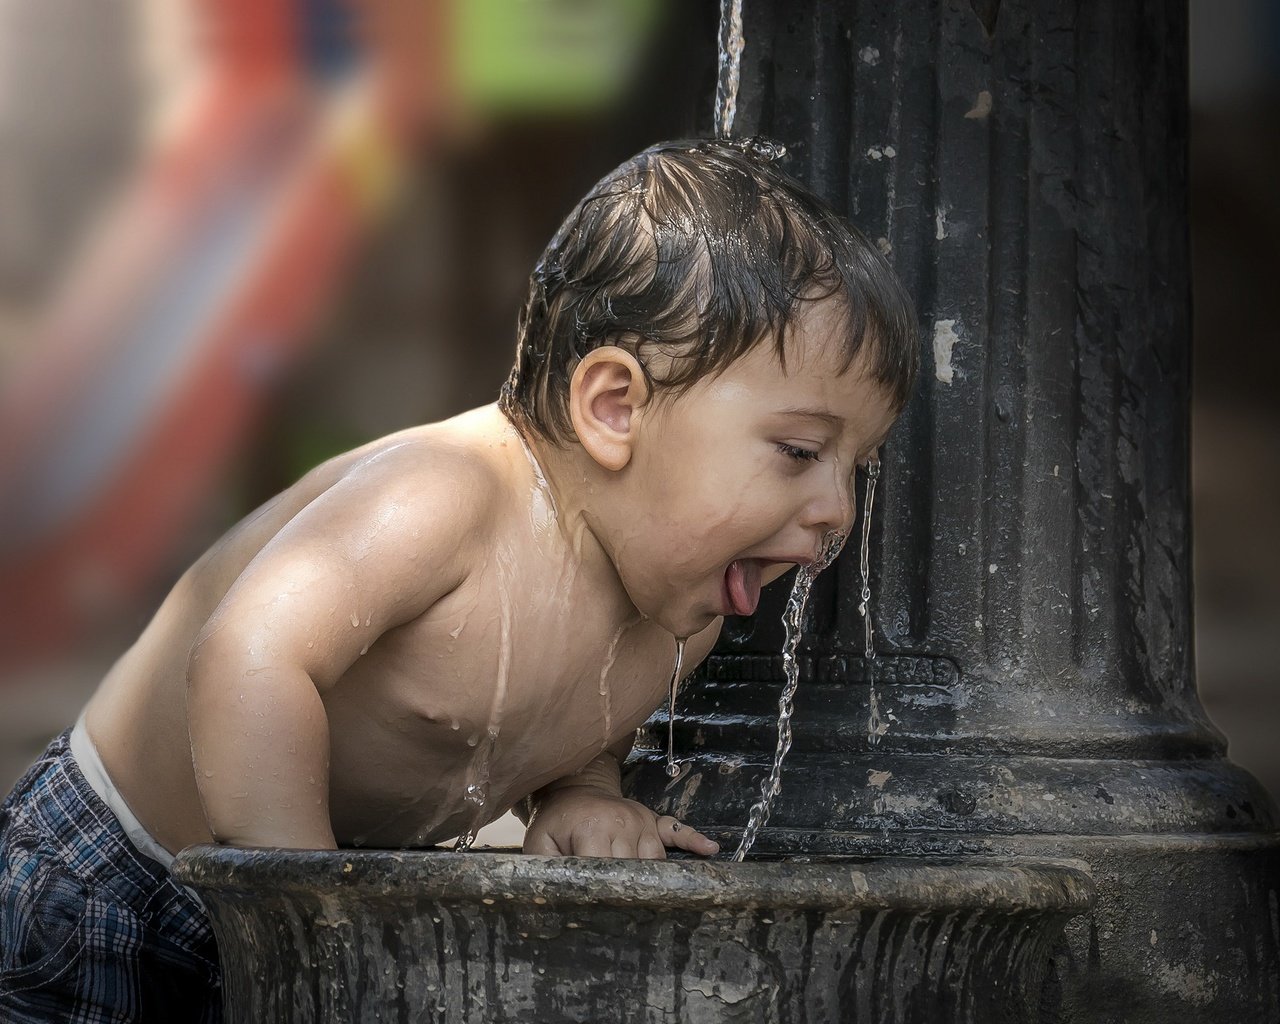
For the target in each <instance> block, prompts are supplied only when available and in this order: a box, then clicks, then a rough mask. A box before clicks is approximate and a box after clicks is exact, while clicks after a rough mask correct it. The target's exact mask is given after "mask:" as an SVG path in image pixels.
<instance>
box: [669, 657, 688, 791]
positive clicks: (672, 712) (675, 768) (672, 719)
mask: <svg viewBox="0 0 1280 1024" xmlns="http://www.w3.org/2000/svg"><path fill="white" fill-rule="evenodd" d="M687 639H688V638H687V637H683V636H678V637H676V664H675V668H673V669H672V670H671V684H670V686H669V687H668V694H667V778H669V779H674V778H675V777H676V776H677V775H679V774H680V766H679V765H678V764H676V688H677V687H678V686H679V685H680V666H681V665H683V664H684V645H685V641H686V640H687Z"/></svg>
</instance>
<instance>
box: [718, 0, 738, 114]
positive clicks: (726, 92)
mask: <svg viewBox="0 0 1280 1024" xmlns="http://www.w3.org/2000/svg"><path fill="white" fill-rule="evenodd" d="M743 45H744V40H743V38H742V0H720V67H719V74H718V75H717V76H716V110H715V133H716V138H718V139H727V138H728V137H729V133H730V132H732V131H733V118H734V115H735V114H736V113H737V112H738V72H739V68H740V67H741V64H742V47H743Z"/></svg>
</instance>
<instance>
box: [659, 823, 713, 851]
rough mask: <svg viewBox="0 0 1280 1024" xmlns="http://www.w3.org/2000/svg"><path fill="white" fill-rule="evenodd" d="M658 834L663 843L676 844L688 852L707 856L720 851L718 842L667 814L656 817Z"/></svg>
mask: <svg viewBox="0 0 1280 1024" xmlns="http://www.w3.org/2000/svg"><path fill="white" fill-rule="evenodd" d="M658 835H659V836H660V837H661V839H662V842H663V843H664V844H665V845H667V846H678V847H679V848H680V849H682V850H688V851H689V852H690V853H700V854H702V855H703V856H707V857H709V856H711V854H713V853H718V852H719V851H720V844H719V843H717V842H715V841H714V840H711V839H708V838H707V837H706V836H704V835H703V834H702V833H701V832H699V831H698V830H697V829H693V828H690V827H689V826H688V825H685V824H682V823H681V822H680V821H679V819H677V818H673V817H672V816H671V815H669V814H664V815H662V817H660V818H659V819H658Z"/></svg>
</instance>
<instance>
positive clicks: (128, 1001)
mask: <svg viewBox="0 0 1280 1024" xmlns="http://www.w3.org/2000/svg"><path fill="white" fill-rule="evenodd" d="M69 736H70V732H69V731H68V732H66V733H63V734H62V735H61V736H59V737H58V738H57V739H55V740H54V741H53V742H52V743H50V744H49V746H48V748H47V749H46V750H45V752H44V753H43V754H42V755H41V756H40V759H39V760H38V761H37V762H36V763H35V764H34V765H33V766H32V767H31V769H30V770H29V771H28V772H27V774H26V775H24V776H23V777H22V779H20V780H19V782H18V784H17V785H16V786H15V787H14V789H13V792H12V793H10V794H9V796H8V798H7V799H6V800H5V802H4V804H3V806H0V1021H4V1022H5V1024H35V1022H40V1024H45V1022H53V1021H57V1022H59V1024H63V1022H71V1024H109V1022H110V1024H116V1022H124V1021H138V1022H142V1021H147V1022H155V1024H177V1022H184V1024H185V1022H187V1021H195V1022H209V1024H213V1022H216V1021H219V1020H221V1017H222V1009H221V1006H222V998H221V996H222V992H221V972H220V970H219V967H218V950H217V946H216V945H215V942H214V937H213V930H212V928H211V927H210V925H209V919H208V917H207V916H206V915H205V912H204V910H203V908H202V907H201V906H200V904H199V903H198V902H196V900H195V898H194V897H193V896H192V895H191V894H190V893H189V892H187V890H186V889H184V888H183V887H182V886H181V885H179V884H178V883H177V882H175V881H174V880H173V878H172V876H170V874H169V872H168V870H167V869H166V868H165V867H164V866H163V865H162V864H159V863H158V862H156V861H154V860H152V859H151V858H150V857H146V856H144V855H143V854H141V853H139V852H138V850H137V849H136V847H134V845H133V844H132V843H131V842H130V841H129V839H128V837H127V836H126V835H125V832H124V830H123V828H121V826H120V823H119V821H117V820H116V817H115V815H113V814H112V813H111V811H110V810H109V809H108V808H107V805H106V804H104V803H103V802H102V800H101V798H99V796H98V794H97V793H95V792H94V791H93V789H92V788H91V787H90V785H89V783H88V782H86V781H85V778H84V775H83V774H81V772H80V769H79V767H78V766H77V765H76V761H75V758H74V757H72V755H71V749H70V746H69V743H68V737H69Z"/></svg>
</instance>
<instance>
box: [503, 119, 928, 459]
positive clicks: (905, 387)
mask: <svg viewBox="0 0 1280 1024" xmlns="http://www.w3.org/2000/svg"><path fill="white" fill-rule="evenodd" d="M777 153H778V148H777V147H774V146H772V145H770V144H768V143H762V142H759V141H757V140H751V141H748V142H743V143H734V142H724V141H708V140H689V141H678V142H665V143H660V144H659V145H656V146H651V147H650V148H649V149H646V150H645V151H644V152H642V153H640V154H638V155H637V156H635V157H633V158H632V159H630V160H628V161H627V162H626V163H624V164H623V165H622V166H621V167H619V168H618V169H617V170H615V171H613V172H612V173H611V174H609V175H607V176H606V177H605V178H603V179H602V180H601V181H600V182H598V183H597V184H596V185H595V187H594V188H592V189H591V191H590V192H589V193H588V194H587V195H586V196H585V197H584V198H583V199H582V201H581V202H580V203H579V204H578V205H577V206H576V207H575V208H574V210H573V211H572V212H571V213H570V214H569V216H568V218H567V219H566V220H565V222H564V224H562V225H561V227H560V230H559V231H557V232H556V235H555V237H554V238H553V239H552V240H551V244H550V245H549V246H548V247H547V249H546V252H544V253H543V255H542V258H541V259H540V260H539V262H538V265H537V267H536V268H535V269H534V272H533V275H532V278H531V282H530V289H529V297H528V299H527V300H526V302H525V305H524V308H523V309H522V311H521V314H520V321H519V335H518V344H517V350H516V362H515V366H514V367H513V369H512V371H511V375H510V376H509V378H508V379H507V382H506V384H505V385H504V386H503V389H502V396H501V399H500V402H499V404H500V406H501V408H502V409H503V411H504V412H505V413H506V414H507V415H508V416H509V417H510V418H511V419H512V420H513V421H514V422H515V423H516V424H517V425H519V426H520V427H521V428H522V429H524V430H526V431H529V432H532V433H533V434H535V435H537V436H539V437H540V438H542V439H544V440H547V441H550V442H552V443H555V444H558V445H561V444H564V443H565V442H567V441H568V440H570V439H571V438H572V437H573V427H572V424H571V422H570V414H569V408H568V406H569V391H570V382H571V379H572V377H573V372H574V369H575V367H576V366H577V364H578V363H579V361H580V360H581V359H582V358H583V356H585V355H586V354H587V353H589V352H591V351H592V350H593V349H596V348H599V347H600V346H604V345H616V346H618V347H621V348H623V349H626V350H628V351H630V352H632V353H633V354H634V355H635V356H636V358H637V360H638V362H639V364H640V366H641V368H642V370H643V372H644V374H645V377H646V380H647V384H648V387H649V389H650V391H651V392H653V393H654V394H656V395H662V394H664V393H667V392H671V393H679V392H681V391H683V390H686V389H687V388H689V387H690V386H692V385H693V384H694V383H696V382H697V381H699V380H701V379H703V378H705V377H707V376H709V375H715V374H718V373H721V372H723V371H724V370H725V368H726V367H728V366H729V365H730V364H732V363H733V362H735V361H736V360H738V359H739V358H741V357H742V356H743V355H744V354H746V353H747V352H749V351H751V350H752V349H754V348H755V347H756V346H758V345H761V344H767V345H769V346H771V347H772V349H773V351H774V352H775V354H776V356H777V358H778V360H779V361H780V362H781V363H782V364H783V366H785V359H786V351H787V341H788V337H789V335H790V334H791V333H792V332H793V330H794V328H795V326H796V324H797V323H798V321H799V319H800V318H801V316H802V314H803V313H804V312H805V311H806V309H808V308H810V307H812V306H813V305H814V304H815V303H817V302H819V301H821V300H824V299H834V300H836V302H835V304H834V305H835V307H836V308H838V309H839V310H840V316H839V317H838V318H837V323H836V325H835V330H836V333H837V334H838V335H839V338H840V341H841V342H842V344H841V363H842V368H843V369H848V368H849V367H850V366H851V365H852V364H853V363H854V362H855V360H856V361H857V362H858V363H859V365H860V366H861V367H862V370H863V373H864V374H866V375H867V376H868V377H869V378H870V380H872V381H874V382H875V384H876V385H878V386H879V387H880V388H882V389H883V391H884V393H885V394H886V395H887V396H888V398H889V400H890V403H891V405H892V406H893V408H894V411H895V413H896V412H898V411H901V409H902V407H903V405H904V404H905V403H906V400H907V397H908V396H909V394H910V391H911V387H912V384H913V382H914V378H915V374H916V369H917V364H918V359H919V357H918V353H917V344H916V323H915V315H914V312H913V310H912V306H911V302H910V300H909V299H908V297H907V295H906V293H905V291H904V290H903V288H902V286H901V284H900V283H899V281H898V279H897V277H896V276H895V275H894V273H893V271H892V270H891V269H890V267H889V265H888V264H887V263H886V262H885V260H884V258H883V257H882V256H881V255H880V253H879V252H877V251H876V250H875V249H874V248H873V247H872V246H871V245H870V244H869V243H868V242H867V240H866V239H865V238H864V237H863V236H862V235H861V234H859V233H858V232H857V231H856V230H854V229H853V228H851V227H850V226H849V225H848V224H847V223H845V221H844V220H843V219H842V218H841V217H840V216H839V215H837V214H836V213H835V212H834V211H833V210H831V208H830V207H828V206H827V205H826V204H825V203H824V202H823V201H822V200H820V199H819V198H818V197H817V196H815V195H814V194H813V193H812V192H810V191H809V190H808V189H807V188H805V186H803V185H802V184H800V183H799V182H798V181H796V180H795V179H794V178H792V177H790V176H789V175H787V174H785V173H784V172H783V171H781V170H780V169H779V168H778V167H777V165H776V156H777ZM823 305H824V306H825V307H827V308H828V309H830V308H832V304H829V303H826V302H824V303H823ZM655 352H660V353H662V356H663V358H662V359H660V360H652V359H650V358H648V357H649V355H650V354H652V353H655Z"/></svg>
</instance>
